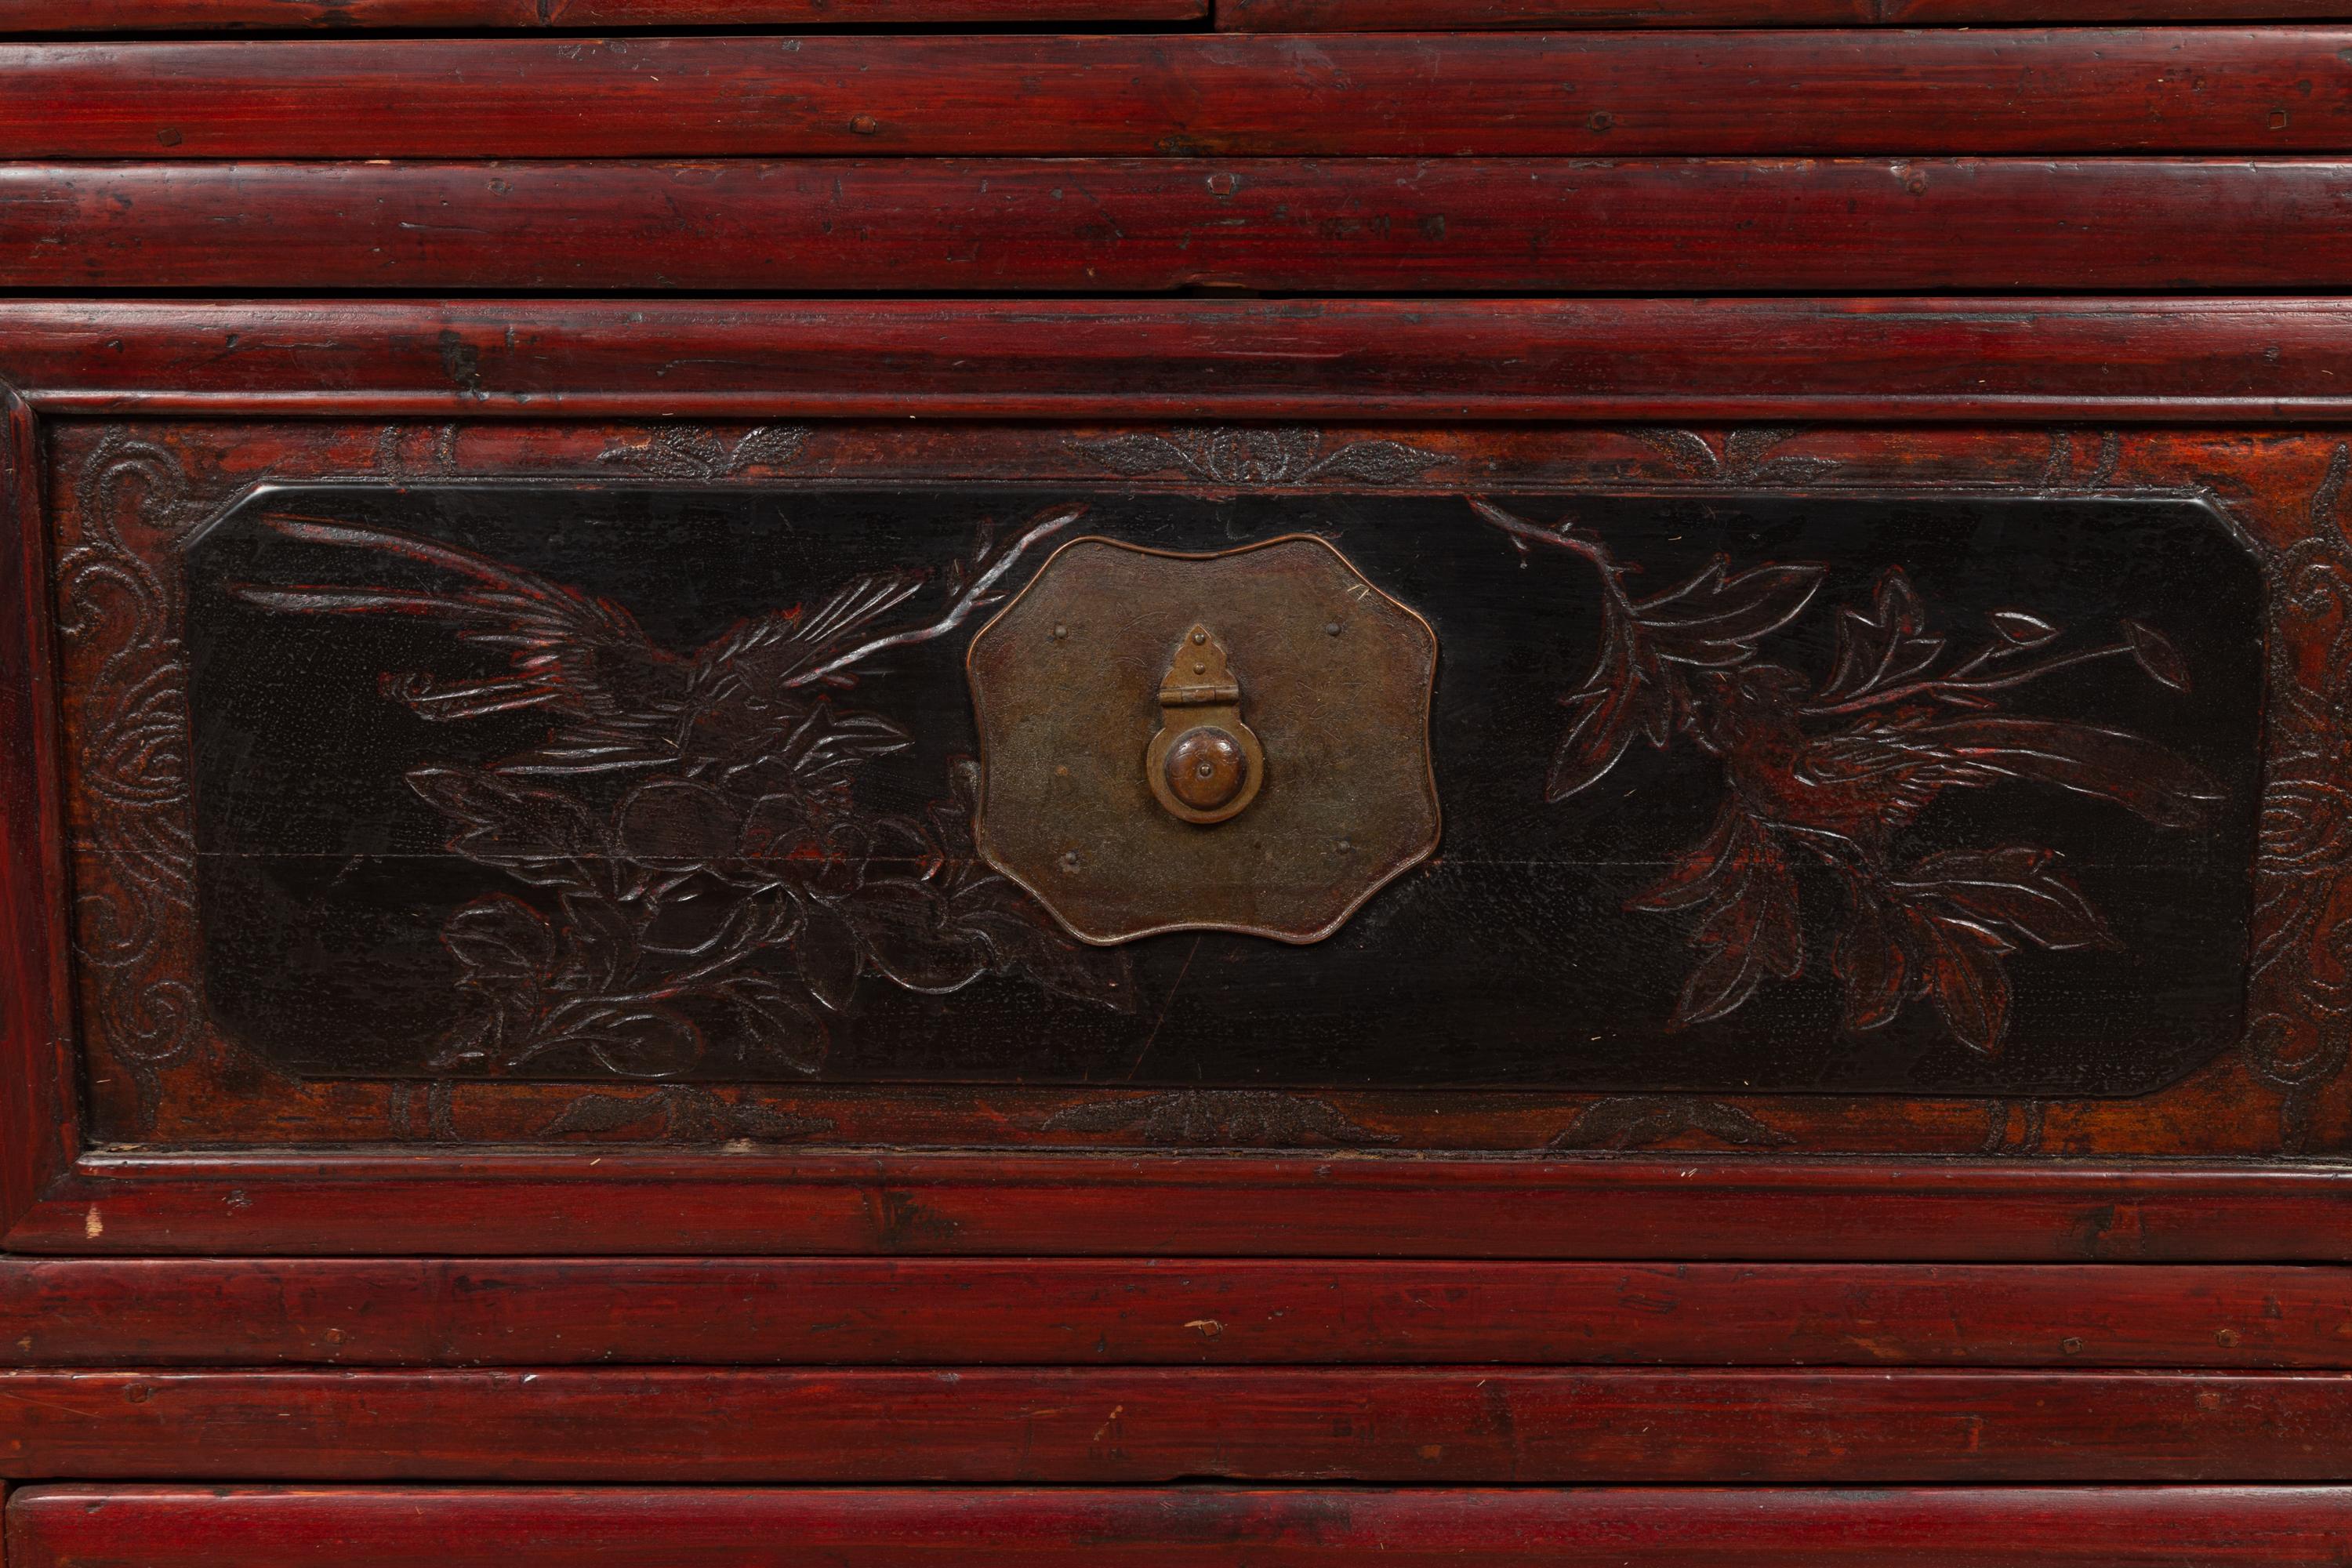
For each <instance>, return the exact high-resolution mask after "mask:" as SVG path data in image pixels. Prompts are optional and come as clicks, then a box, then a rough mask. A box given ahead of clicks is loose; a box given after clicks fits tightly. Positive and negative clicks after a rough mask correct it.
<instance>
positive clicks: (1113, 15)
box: [0, 0, 2300, 34]
mask: <svg viewBox="0 0 2352 1568" xmlns="http://www.w3.org/2000/svg"><path fill="white" fill-rule="evenodd" d="M2102 3H2105V0H2102ZM2207 3H2209V4H2219V5H2228V4H2230V3H2231V0H2207ZM2286 3H2287V4H2290V5H2292V4H2297V3H2300V0H2286ZM1208 14H1209V6H1208V0H16V4H14V5H10V6H9V8H8V9H7V11H6V12H5V20H0V27H5V30H6V31H8V32H11V33H36V34H37V33H78V34H103V33H211V32H222V33H235V32H241V31H255V32H293V31H298V30H306V29H310V28H320V29H332V30H333V31H336V32H339V33H343V32H350V31H352V30H353V29H355V28H364V27H386V28H391V27H398V28H404V29H408V28H416V29H422V28H449V29H458V30H467V29H473V28H496V27H508V28H515V29H518V30H523V31H531V32H552V31H559V30H575V29H582V28H600V29H602V28H625V27H885V26H910V25H934V26H972V25H975V24H978V25H990V24H1002V23H1026V24H1033V25H1034V24H1039V23H1062V24H1065V25H1073V26H1092V25H1099V24H1102V23H1110V22H1182V21H1192V20H1195V19H1197V18H1200V17H1203V16H1207V15H1208ZM2211 14H2212V15H2214V16H2230V15H2231V13H2230V12H2228V11H2215V12H2213V13H2211Z"/></svg>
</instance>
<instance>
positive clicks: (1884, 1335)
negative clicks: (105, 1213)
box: [0, 1258, 2352, 1368]
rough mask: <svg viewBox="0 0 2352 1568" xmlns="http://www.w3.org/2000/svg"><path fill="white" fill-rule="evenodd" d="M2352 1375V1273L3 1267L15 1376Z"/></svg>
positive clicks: (1108, 1264)
mask: <svg viewBox="0 0 2352 1568" xmlns="http://www.w3.org/2000/svg"><path fill="white" fill-rule="evenodd" d="M1470 1362H1493V1363H1526V1364H1576V1365H1583V1364H1601V1365H1608V1364H1642V1365H1690V1366H1736V1365H1741V1364H1748V1365H1756V1366H1802V1365H1814V1366H1840V1365H1845V1366H1896V1365H1908V1364H1930V1365H1948V1366H1973V1367H1998V1366H2074V1367H2097V1366H2144V1367H2168V1366H2169V1367H2184V1366H2215V1367H2237V1368H2333V1367H2347V1366H2352V1270H2347V1269H2341V1268H2210V1267H2199V1268H2166V1267H2150V1266H2147V1265H2137V1266H2132V1267H2089V1268H2067V1267H2048V1268H2032V1267H2006V1268H1983V1267H1975V1268H1971V1267H1965V1266H1948V1267H1941V1268H1938V1267H1903V1266H1888V1265H1744V1266H1732V1265H1719V1264H1718V1265H1709V1264H1509V1265H1505V1264H1494V1263H1454V1262H1420V1263H1407V1262H1381V1263H1372V1262H1362V1261H1334V1262H1325V1263H1296V1262H1287V1261H1280V1260H1265V1261H1226V1262H1205V1261H1199V1260H1193V1261H1184V1260H1178V1259H1162V1260H1144V1261H1136V1260H1127V1259H1120V1260H1115V1261H1099V1262H1098V1261H1092V1260H1066V1259H1050V1258H1024V1259H1022V1260H1019V1261H1017V1262H1007V1261H1002V1260H998V1259H982V1258H974V1259H971V1260H953V1261H919V1260H899V1259H888V1260H877V1261H859V1260H853V1259H814V1258H793V1259H777V1260H773V1261H764V1262H729V1261H720V1260H716V1259H687V1258H676V1259H634V1258H632V1259H615V1260H604V1259H583V1258H545V1259H530V1260H516V1261H509V1262H499V1263H480V1264H476V1263H464V1262H456V1261H440V1260H423V1259H418V1260H407V1259H376V1258H371V1259H352V1260H338V1259H302V1260H299V1261H289V1262H267V1261H250V1262H248V1261H238V1260H231V1259H197V1260H189V1261H164V1260H159V1259H140V1260H123V1261H111V1260H89V1261H82V1260H63V1259H36V1258H12V1259H5V1260H0V1364H5V1365H14V1366H43V1365H47V1366H163V1365H186V1366H194V1365H212V1366H246V1365H255V1366H258V1365H296V1364H326V1365H335V1366H427V1365H433V1364H436V1363H494V1364H505V1365H510V1366H516V1365H520V1366H563V1365H589V1364H596V1363H615V1364H617V1363H646V1364H650V1363H708V1364H726V1363H740V1364H779V1365H782V1364H804V1365H821V1364H824V1363H863V1364H875V1365H881V1364H896V1365H922V1364H943V1365H947V1364H993V1365H1021V1364H1037V1365H1047V1364H1080V1365H1084V1364H1100V1365H1116V1364H1199V1365H1243V1364H1270V1363H1335V1364H1336V1363H1349V1364H1354V1363H1367V1364H1371V1363H1397V1364H1442V1363H1470Z"/></svg>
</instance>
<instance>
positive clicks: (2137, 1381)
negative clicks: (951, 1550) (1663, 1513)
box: [0, 1367, 2352, 1486]
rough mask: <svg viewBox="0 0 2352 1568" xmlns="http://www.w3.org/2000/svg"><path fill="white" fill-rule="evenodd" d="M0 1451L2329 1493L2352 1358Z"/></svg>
mask: <svg viewBox="0 0 2352 1568" xmlns="http://www.w3.org/2000/svg"><path fill="white" fill-rule="evenodd" d="M197 1433H201V1434H202V1440H201V1441H200V1442H194V1443H192V1442H191V1440H190V1438H191V1435H192V1434H197ZM0 1468H5V1469H6V1470H7V1471H8V1473H9V1474H11V1475H13V1476H17V1477H22V1478H24V1479H124V1480H133V1479H191V1480H194V1479H214V1480H289V1481H290V1480H320V1481H330V1480H451V1481H457V1480H464V1481H476V1482H481V1481H583V1482H586V1481H593V1482H615V1483H635V1484H646V1483H654V1484H659V1483H664V1482H724V1483H738V1484H750V1483H792V1484H803V1483H805V1484H832V1483H843V1482H853V1481H854V1482H940V1483H950V1484H959V1485H961V1484H974V1485H981V1484H985V1485H1000V1484H1017V1483H1033V1482H1035V1483H1068V1484H1093V1483H1100V1484H1118V1485H1143V1484H1165V1483H1167V1482H1171V1481H1175V1480H1180V1479H1192V1480H1198V1479H1215V1480H1232V1481H1274V1480H1296V1481H1316V1480H1348V1481H1366V1482H1385V1483H1398V1484H1416V1485H1425V1484H1460V1483H1478V1482H1488V1483H1491V1482H1496V1481H1507V1482H1509V1483H1511V1484H1514V1485H1536V1486H1541V1485H1564V1484H1571V1483H1573V1484H1579V1485H1611V1484H1635V1483H1644V1484H1646V1483H1676V1484H1709V1483H1711V1484H1716V1485H1727V1484H1770V1485H1809V1484H1830V1483H1835V1484H1842V1485H1854V1484H1862V1485H1871V1484H1878V1483H1890V1484H1892V1483H1911V1482H1917V1483H1944V1482H1951V1483H1983V1482H1991V1481H2042V1482H2060V1481H2081V1482H2091V1481H2096V1482H2125V1481H2129V1482H2155V1481H2243V1480H2263V1481H2274V1482H2275V1481H2340V1480H2345V1479H2352V1374H2347V1373H2230V1372H2205V1373H2155V1372H2125V1373H2116V1372H2059V1373H2028V1372H1954V1371H1935V1372H1918V1371H1909V1372H1894V1371H1859V1370H1852V1371H1815V1372H1802V1373H1799V1372H1755V1371H1740V1372H1719V1371H1712V1370H1706V1371H1700V1370H1691V1369H1676V1370H1647V1369H1630V1368H1610V1369H1599V1370H1586V1371H1530V1370H1524V1369H1510V1368H1496V1367H1444V1368H1434V1367H1433V1368H1398V1367H1388V1368H1352V1369H1269V1368H1217V1367H1188V1368H1181V1369H1178V1368H1158V1369H1150V1368H1147V1369H1108V1368H1095V1369H1084V1370H1052V1369H1035V1368H967V1369H962V1370H956V1371H950V1370H946V1369H934V1370H905V1371H895V1370H872V1369H837V1368H835V1369H825V1370H822V1371H805V1372H770V1371H759V1370H713V1369H688V1368H675V1367H673V1368H657V1369H619V1368H615V1369H609V1370H595V1371H588V1370H580V1369H569V1368H555V1369H550V1370H546V1371H487V1370H484V1371H453V1370H437V1371H414V1372H409V1371H369V1372H334V1371H324V1372H294V1371H253V1370H240V1371H234V1372H219V1373H211V1372H179V1371H167V1370H155V1369H142V1370H139V1371H131V1372H42V1371H27V1372H9V1373H0Z"/></svg>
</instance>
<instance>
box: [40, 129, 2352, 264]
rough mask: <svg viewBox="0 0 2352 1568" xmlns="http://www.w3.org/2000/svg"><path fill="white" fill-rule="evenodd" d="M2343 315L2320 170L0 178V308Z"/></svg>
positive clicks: (389, 173) (542, 169) (2345, 181)
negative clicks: (353, 301) (214, 304)
mask: <svg viewBox="0 0 2352 1568" xmlns="http://www.w3.org/2000/svg"><path fill="white" fill-rule="evenodd" d="M1201 285H1225V286H1233V287H1240V288H1248V289H1266V290H1276V291H1286V292H1311V293H1326V294H1330V293H1338V294H1348V293H1360V294H1373V293H1404V294H1414V293H1466V294H1494V293H1511V292H1517V293H1580V292H1628V293H1636V292H1664V293H1695V292H1704V291H1706V290H1710V289H1731V290H1734V291H1737V292H1740V293H1759V292H1769V291H1780V292H1793V293H1815V294H1822V293H1863V294H1868V293H1886V292H1893V291H1903V290H1935V289H2038V290H2042V291H2068V292H2091V291H2107V292H2114V291H2118V290H2131V289H2314V290H2317V289H2336V288H2345V287H2352V163H2342V162H2335V161H2322V160H2293V161H2276V160H2274V161H2266V162H2260V163H2251V162H2232V161H2184V160H2155V161H2151V160H2140V159H2106V160H2092V161H2076V162H2061V163H2053V162H2050V161H2048V160H2037V161H2027V160H2022V159H2019V160H2002V161H1982V160H1917V161H1906V160H1898V161H1886V160H1872V161H1861V160H1854V161H1845V162H1821V161H1814V160H1805V161H1799V162H1788V161H1758V160H1740V161H1733V160H1693V161H1675V162H1655V161H1643V162H1621V163H1591V162H1585V161H1575V162H1571V161H1567V160H1544V161H1534V160H1507V161H1487V160H1482V159H1440V160H1426V161H1405V160H1386V159H1371V160H1360V161H1347V162H1337V163H1310V162H1303V161H1293V160H1259V159H1248V160H1224V159H1220V160H1192V159H1174V160H1169V159H1153V160H1129V159H1118V160H1067V159H1036V160H1002V159H994V160H977V161H975V160H947V161H933V160H908V161H899V162H890V161H884V162H871V163H842V162H839V161H836V160H809V161H800V162H793V163H773V162H739V161H727V162H719V163H621V164H614V163H393V164H378V163H363V164H315V163H110V164H94V165H93V164H49V165H36V164H21V163H20V164H10V165H6V166H0V288H12V289H94V290H108V289H150V288H157V287H178V288H196V289H224V290H228V289H613V290H637V291H642V290H661V289H732V290H750V291H769V292H787V293H793V292H798V293H816V292H826V293H830V292H854V291H857V290H863V289H883V290H896V291H917V290H927V291H966V292H998V293H1008V294H1011V293H1035V292H1051V291H1057V290H1065V291H1068V290H1075V291H1087V292H1096V293H1107V292H1120V293H1156V292H1164V291H1168V290H1172V289H1184V288H1188V287H1195V286H1201Z"/></svg>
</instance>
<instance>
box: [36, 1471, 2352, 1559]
mask: <svg viewBox="0 0 2352 1568" xmlns="http://www.w3.org/2000/svg"><path fill="white" fill-rule="evenodd" d="M2347 1519H2352V1489H2346V1488H2342V1487H2156V1488H2133V1489H2100V1488H2049V1487H2035V1488H2013V1489H1999V1490H1986V1489H1954V1488H1946V1489H1934V1490H1874V1491H1826V1490H1822V1491H1806V1490H1753V1489H1750V1490H1741V1489H1725V1488H1707V1489H1675V1490H1657V1491H1638V1490H1622V1489H1580V1490H1574V1491H1544V1490H1538V1489H1508V1490H1486V1491H1477V1490H1444V1489H1424V1490H1414V1491H1376V1490H1359V1489H1348V1490H1313V1489H1282V1490H1266V1491H1248V1490H1242V1489H1225V1488H1212V1487H1186V1488H1181V1489H1173V1490H1166V1491H1159V1490H1134V1491H1110V1490H1087V1489H1056V1490H1050V1491H1021V1490H1010V1489H1008V1490H999V1491H983V1492H954V1491H939V1490H927V1489H891V1490H864V1491H855V1490H803V1491H764V1492H763V1491H745V1490H737V1489H693V1490H660V1489H579V1490H562V1489H542V1488H531V1489H522V1488H511V1489H494V1488H467V1489H437V1488H429V1487H373V1488H364V1489H362V1488H329V1489H246V1488H213V1487H188V1486H112V1487H97V1486H44V1487H31V1488H27V1489H25V1490H24V1491H22V1492H21V1493H20V1494H18V1496H17V1497H16V1500H15V1501H14V1503H13V1505H12V1507H11V1508H10V1510H9V1516H8V1529H9V1542H10V1547H11V1555H10V1558H9V1561H10V1563H12V1564H13V1565H14V1568H99V1565H100V1564H101V1563H102V1564H107V1565H109V1568H121V1565H122V1564H125V1563H136V1564H139V1565H140V1568H315V1565H316V1564H319V1563H328V1562H331V1563H335V1564H337V1568H410V1565H411V1564H413V1563H436V1564H439V1565H441V1568H797V1565H799V1564H802V1563H807V1562H809V1561H811V1560H812V1559H813V1558H814V1557H818V1556H821V1557H822V1559H823V1560H824V1562H826V1563H834V1564H839V1565H842V1568H904V1565H914V1564H941V1565H944V1564H949V1563H952V1564H955V1565H956V1568H1029V1565H1032V1564H1052V1565H1056V1568H1098V1565H1101V1564H1114V1563H1115V1564H1118V1565H1120V1568H1234V1565H1235V1564H1238V1563H1250V1564H1253V1565H1255V1568H1291V1565H1299V1568H1308V1565H1312V1568H1343V1565H1344V1568H1357V1565H1359V1564H1362V1563H1382V1564H1388V1565H1390V1568H1436V1565H1437V1564H1463V1563H1476V1564H1478V1565H1479V1568H1624V1565H1627V1564H1635V1565H1640V1568H1689V1565H1691V1564H1693V1563H1717V1562H1727V1563H1728V1562H1737V1563H1741V1564H1744V1565H1746V1568H1822V1565H1824V1564H1843V1565H1847V1568H2012V1565H2014V1564H2017V1563H2021V1562H2026V1561H2030V1562H2032V1563H2035V1564H2037V1565H2051V1568H2304V1565H2309V1568H2321V1565H2328V1568H2333V1565H2335V1564H2337V1563H2341V1562H2342V1561H2343V1560H2344V1553H2345V1552H2346V1550H2347V1545H2352V1523H2347ZM2025 1543H2030V1546H2031V1552H2030V1556H2023V1557H2021V1554H2020V1553H2021V1546H2023V1545H2024V1544H2025Z"/></svg>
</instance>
